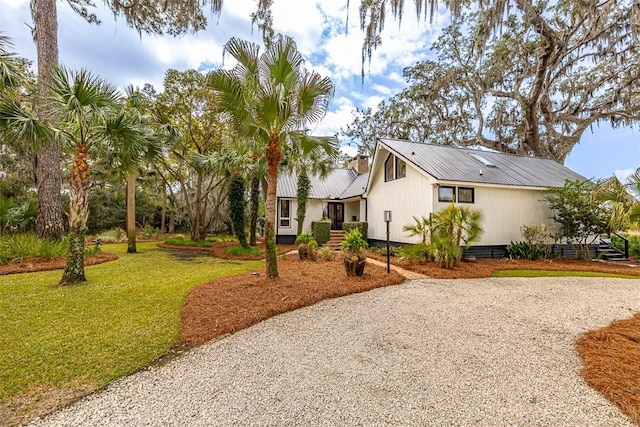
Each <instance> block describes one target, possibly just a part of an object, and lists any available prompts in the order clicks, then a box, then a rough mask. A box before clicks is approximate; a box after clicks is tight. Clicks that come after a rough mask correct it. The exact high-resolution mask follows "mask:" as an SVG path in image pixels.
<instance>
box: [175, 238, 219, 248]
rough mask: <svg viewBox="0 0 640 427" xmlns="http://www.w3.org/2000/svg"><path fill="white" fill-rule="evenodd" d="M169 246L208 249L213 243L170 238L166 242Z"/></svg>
mask: <svg viewBox="0 0 640 427" xmlns="http://www.w3.org/2000/svg"><path fill="white" fill-rule="evenodd" d="M164 242H165V243H166V244H167V245H176V246H189V247H200V248H208V247H210V246H211V242H208V241H206V240H203V241H201V242H195V241H193V240H191V239H181V238H170V239H167V240H165V241H164Z"/></svg>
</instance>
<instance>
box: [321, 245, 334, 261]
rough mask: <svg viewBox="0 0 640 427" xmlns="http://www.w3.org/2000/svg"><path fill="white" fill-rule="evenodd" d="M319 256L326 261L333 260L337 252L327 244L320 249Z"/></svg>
mask: <svg viewBox="0 0 640 427" xmlns="http://www.w3.org/2000/svg"><path fill="white" fill-rule="evenodd" d="M318 257H319V258H320V259H322V260H324V261H331V260H333V259H334V258H335V257H336V253H335V252H334V251H333V250H331V248H329V247H327V246H323V247H321V248H320V249H318Z"/></svg>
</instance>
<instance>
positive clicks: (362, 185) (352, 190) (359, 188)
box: [340, 172, 369, 199]
mask: <svg viewBox="0 0 640 427" xmlns="http://www.w3.org/2000/svg"><path fill="white" fill-rule="evenodd" d="M368 180H369V172H367V173H363V174H360V175H358V176H357V177H356V179H354V180H353V182H352V183H351V184H350V185H349V186H348V187H347V189H346V190H344V192H343V193H342V194H341V195H340V198H341V199H349V198H351V197H358V196H362V195H363V194H364V192H365V190H366V189H367V181H368Z"/></svg>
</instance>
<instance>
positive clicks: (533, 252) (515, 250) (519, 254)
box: [506, 241, 548, 261]
mask: <svg viewBox="0 0 640 427" xmlns="http://www.w3.org/2000/svg"><path fill="white" fill-rule="evenodd" d="M506 251H507V255H508V256H509V258H515V259H528V260H532V261H533V260H536V259H539V258H546V257H547V253H548V250H547V247H546V246H545V245H532V244H531V243H529V242H524V241H523V242H511V243H509V245H507V247H506Z"/></svg>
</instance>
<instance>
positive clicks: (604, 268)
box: [367, 251, 640, 279]
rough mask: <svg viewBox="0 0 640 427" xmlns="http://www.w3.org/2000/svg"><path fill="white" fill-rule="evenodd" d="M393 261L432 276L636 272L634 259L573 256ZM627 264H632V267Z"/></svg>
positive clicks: (638, 267) (638, 266)
mask: <svg viewBox="0 0 640 427" xmlns="http://www.w3.org/2000/svg"><path fill="white" fill-rule="evenodd" d="M367 256H368V257H369V258H373V259H376V260H378V261H382V262H386V261H387V258H386V256H383V255H380V254H377V253H374V252H372V251H368V252H367ZM391 263H392V264H393V265H397V266H400V267H402V268H404V269H406V270H410V271H415V272H416V273H421V274H424V275H425V276H428V277H432V278H434V279H471V278H483V277H491V276H492V275H493V273H495V272H496V271H499V270H552V271H593V272H599V273H611V274H624V275H629V276H640V264H639V263H636V262H623V263H614V262H603V261H598V260H593V261H583V260H575V259H562V258H559V259H541V260H537V261H529V260H524V259H507V258H501V259H497V258H496V259H478V260H476V261H475V262H461V263H460V264H458V266H456V267H454V268H449V269H447V268H440V266H439V265H438V264H437V263H435V262H426V261H414V260H403V261H398V260H397V259H396V258H395V257H391ZM631 265H635V267H632V266H631Z"/></svg>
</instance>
